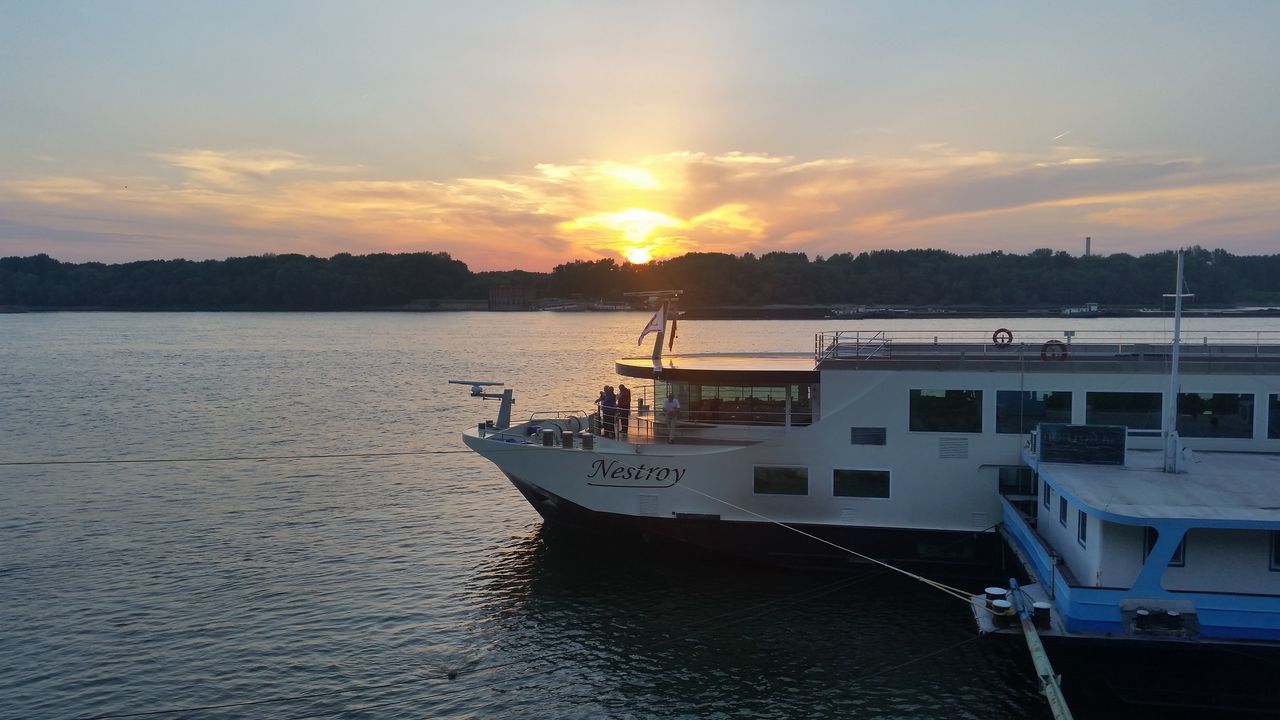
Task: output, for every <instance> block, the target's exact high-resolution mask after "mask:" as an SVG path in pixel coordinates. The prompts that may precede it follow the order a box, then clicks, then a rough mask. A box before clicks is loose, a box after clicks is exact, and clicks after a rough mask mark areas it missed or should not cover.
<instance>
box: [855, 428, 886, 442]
mask: <svg viewBox="0 0 1280 720" xmlns="http://www.w3.org/2000/svg"><path fill="white" fill-rule="evenodd" d="M849 442H851V443H853V444H854V445H884V444H885V429H884V428H882V427H854V428H849Z"/></svg>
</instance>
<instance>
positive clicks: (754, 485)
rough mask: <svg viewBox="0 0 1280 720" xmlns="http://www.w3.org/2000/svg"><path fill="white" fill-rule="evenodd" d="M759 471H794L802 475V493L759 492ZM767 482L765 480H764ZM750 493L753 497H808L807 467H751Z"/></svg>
mask: <svg viewBox="0 0 1280 720" xmlns="http://www.w3.org/2000/svg"><path fill="white" fill-rule="evenodd" d="M761 470H766V471H767V470H796V471H802V472H803V473H804V492H802V493H797V492H771V491H768V490H764V491H761V490H760V481H761V477H760V474H759V471H761ZM766 481H767V478H766ZM751 492H752V494H754V495H779V496H784V497H808V496H809V467H808V466H807V465H752V466H751Z"/></svg>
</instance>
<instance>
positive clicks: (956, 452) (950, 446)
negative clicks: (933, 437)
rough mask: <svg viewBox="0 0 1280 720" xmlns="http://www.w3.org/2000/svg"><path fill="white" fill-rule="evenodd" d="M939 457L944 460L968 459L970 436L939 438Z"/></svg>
mask: <svg viewBox="0 0 1280 720" xmlns="http://www.w3.org/2000/svg"><path fill="white" fill-rule="evenodd" d="M938 457H940V458H942V459H943V460H968V459H969V438H962V437H944V438H938Z"/></svg>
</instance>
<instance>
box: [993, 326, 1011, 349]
mask: <svg viewBox="0 0 1280 720" xmlns="http://www.w3.org/2000/svg"><path fill="white" fill-rule="evenodd" d="M991 342H993V343H995V344H996V345H1008V344H1010V343H1012V342H1013V333H1012V332H1011V331H1010V330H1009V328H1000V329H999V330H996V331H995V332H993V333H991Z"/></svg>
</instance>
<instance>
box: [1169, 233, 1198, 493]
mask: <svg viewBox="0 0 1280 720" xmlns="http://www.w3.org/2000/svg"><path fill="white" fill-rule="evenodd" d="M1182 256H1183V252H1182V248H1178V279H1177V284H1176V285H1175V286H1174V292H1173V295H1172V296H1170V295H1165V297H1172V298H1173V351H1172V353H1171V358H1170V360H1171V362H1170V364H1169V400H1168V401H1167V402H1166V403H1165V414H1164V471H1165V472H1167V473H1176V472H1179V471H1181V470H1182V447H1181V446H1182V443H1181V441H1180V440H1179V439H1178V359H1179V357H1180V356H1181V354H1182V298H1184V297H1192V296H1191V295H1190V294H1187V293H1184V292H1182V288H1183V279H1182Z"/></svg>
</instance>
